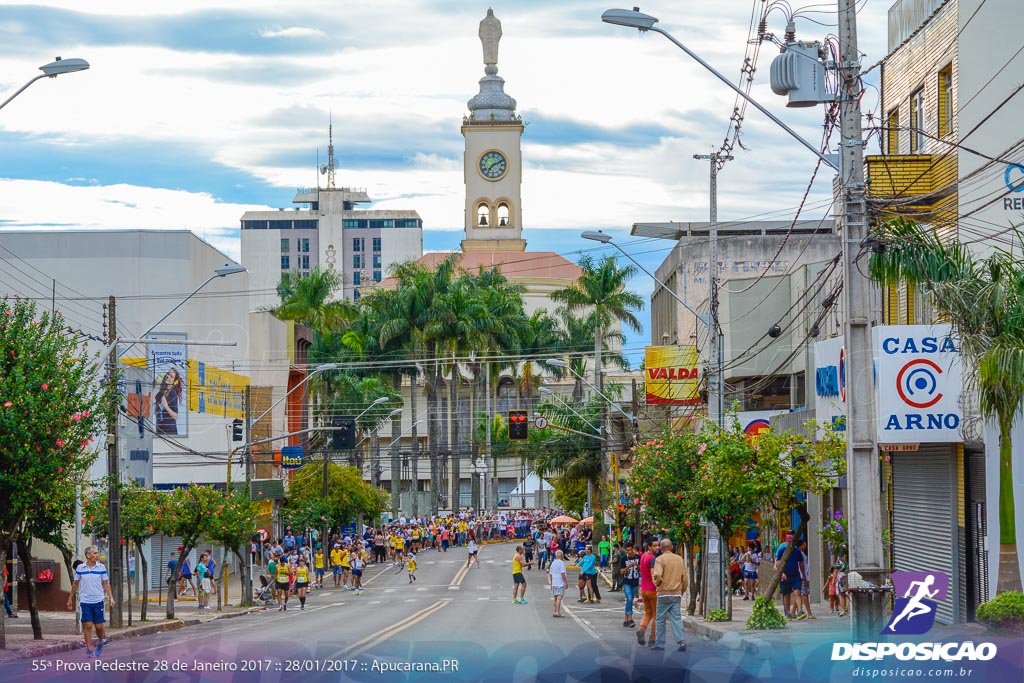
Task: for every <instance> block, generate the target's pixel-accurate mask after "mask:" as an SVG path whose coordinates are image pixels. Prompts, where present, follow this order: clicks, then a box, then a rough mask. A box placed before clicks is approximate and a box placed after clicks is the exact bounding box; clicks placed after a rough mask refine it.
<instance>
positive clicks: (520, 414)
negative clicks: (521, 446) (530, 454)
mask: <svg viewBox="0 0 1024 683" xmlns="http://www.w3.org/2000/svg"><path fill="white" fill-rule="evenodd" d="M529 431H530V422H529V418H528V417H527V411H525V410H510V411H508V438H509V439H511V440H513V441H523V440H525V439H527V438H528V437H529Z"/></svg>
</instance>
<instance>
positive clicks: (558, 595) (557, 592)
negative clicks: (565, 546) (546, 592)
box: [548, 550, 569, 618]
mask: <svg viewBox="0 0 1024 683" xmlns="http://www.w3.org/2000/svg"><path fill="white" fill-rule="evenodd" d="M548 585H549V586H551V597H552V598H554V600H555V611H554V614H552V615H551V616H552V617H556V618H560V617H561V616H562V598H564V597H565V587H566V586H568V585H569V577H568V576H566V573H565V560H564V559H563V557H562V551H561V550H559V551H557V552H555V559H554V560H553V561H552V562H551V566H549V567H548Z"/></svg>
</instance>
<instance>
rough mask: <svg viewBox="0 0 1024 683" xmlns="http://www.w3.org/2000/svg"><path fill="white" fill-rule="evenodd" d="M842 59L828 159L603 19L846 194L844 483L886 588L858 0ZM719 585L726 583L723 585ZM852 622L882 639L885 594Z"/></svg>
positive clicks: (861, 604)
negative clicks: (825, 173) (863, 256)
mask: <svg viewBox="0 0 1024 683" xmlns="http://www.w3.org/2000/svg"><path fill="white" fill-rule="evenodd" d="M837 15H838V16H837V33H838V38H839V54H838V57H837V60H836V61H837V62H838V67H836V70H837V72H838V76H839V80H840V85H839V92H840V93H841V94H842V97H840V98H838V100H837V101H838V102H839V112H840V116H839V121H840V128H841V131H842V141H841V143H840V150H841V152H842V163H840V156H839V155H838V154H826V153H824V152H822V151H820V150H819V149H818V148H817V147H816V146H814V145H812V144H811V143H810V142H808V141H807V140H805V139H803V138H802V137H800V136H799V135H797V133H796V132H795V131H794V130H793V129H792V128H790V127H789V126H787V125H786V124H785V123H783V122H782V121H780V120H779V119H778V118H776V117H775V116H773V115H772V114H771V112H769V111H768V110H767V109H765V108H764V107H762V106H761V105H760V104H759V103H757V102H756V101H754V100H753V99H752V98H751V97H750V96H749V95H748V94H747V93H745V92H743V91H742V90H741V89H740V88H739V87H737V86H736V85H734V84H733V83H732V82H730V81H729V79H728V78H726V77H725V76H723V75H722V74H720V73H719V72H717V71H715V70H714V69H713V68H712V67H711V66H710V65H708V64H707V63H706V62H705V61H703V60H702V59H701V58H700V57H698V56H697V55H695V54H694V53H693V52H691V51H690V50H689V49H687V47H686V46H685V45H683V44H682V43H680V42H679V41H678V40H676V39H675V38H673V37H672V36H671V35H669V34H668V33H667V32H665V31H663V30H661V29H659V28H656V27H655V26H654V24H655V23H657V21H658V20H657V19H656V18H655V17H652V16H650V15H647V14H642V13H641V12H640V11H639V8H637V9H634V10H633V11H629V10H621V9H613V10H608V11H607V12H605V13H604V14H603V15H602V16H601V19H602V20H603V21H604V22H606V23H609V24H617V25H619V26H628V27H630V28H635V29H638V30H640V31H641V32H642V31H654V32H655V33H660V34H662V35H663V36H665V37H666V38H668V39H669V40H670V41H672V43H673V44H674V45H675V46H676V47H678V48H679V49H681V50H682V51H683V52H685V53H686V54H688V55H689V56H690V57H692V58H693V59H694V60H696V61H697V62H698V63H699V64H700V65H701V66H703V67H704V68H705V69H707V70H708V71H710V72H711V73H712V74H714V75H715V77H717V78H718V79H719V80H720V81H722V83H724V84H725V85H727V86H728V87H729V88H731V89H732V90H733V91H734V92H735V93H736V94H737V95H739V96H740V97H742V98H743V99H744V100H746V101H747V102H749V103H750V104H752V105H754V107H755V108H757V110H758V111H760V112H761V113H762V114H764V115H765V116H767V117H768V118H769V119H770V120H771V121H773V122H774V123H775V124H777V125H778V126H779V127H780V128H782V129H783V130H785V131H786V132H787V133H788V134H789V135H791V136H792V137H793V138H794V139H796V140H797V141H798V142H799V143H800V144H801V145H803V146H804V147H806V148H807V149H809V150H810V151H811V152H812V153H813V154H814V155H815V156H816V157H818V159H820V160H821V161H822V162H823V163H824V164H825V165H827V166H829V167H830V168H832V169H833V170H835V171H837V172H838V173H839V185H840V190H839V192H840V194H841V195H842V202H841V204H842V216H843V231H842V232H843V282H844V283H845V285H844V287H843V296H844V297H845V304H846V321H845V323H844V325H843V328H844V329H843V331H844V338H845V340H846V342H845V343H846V348H847V352H848V353H847V366H846V368H847V370H846V371H847V375H848V376H850V377H854V378H856V379H857V381H858V382H859V383H860V385H861V386H860V388H861V389H862V390H863V392H864V394H865V395H866V399H865V400H863V401H847V405H846V424H847V432H846V462H847V468H846V469H847V480H848V484H849V489H850V500H849V502H848V506H849V508H850V510H851V512H852V511H854V510H855V511H856V514H850V515H849V518H850V519H851V520H853V521H852V523H851V527H850V538H851V539H853V542H852V543H851V544H850V547H851V553H850V559H851V563H852V565H853V567H852V568H855V569H857V570H858V572H859V573H860V574H861V576H863V577H864V578H865V579H867V580H870V579H874V582H875V583H881V580H882V575H883V574H884V572H883V570H882V567H883V563H884V560H883V552H882V546H881V544H880V543H879V542H878V540H877V539H878V530H879V529H880V528H881V526H882V522H881V497H880V493H879V487H878V477H879V465H878V457H877V455H878V453H877V451H878V447H877V435H876V434H874V433H873V431H872V430H873V428H874V427H873V425H872V418H871V415H872V414H873V412H874V410H875V405H874V396H873V391H874V381H875V380H874V378H873V375H872V372H871V338H870V333H871V317H872V314H873V313H874V311H873V310H872V304H871V288H870V287H871V286H870V283H869V281H868V278H867V276H865V275H864V274H863V273H862V272H860V271H859V270H858V268H857V260H858V259H859V258H860V249H861V247H862V245H863V242H864V240H866V239H867V236H868V219H867V202H866V199H865V182H864V140H863V134H862V131H861V108H860V98H859V97H847V96H846V93H849V92H853V91H854V90H855V89H856V88H857V86H858V84H859V82H860V77H861V64H860V56H859V52H858V50H857V15H856V3H855V2H853V0H840V2H839V11H838V13H837ZM719 583H720V585H721V584H723V583H724V582H723V581H719ZM854 604H855V607H856V609H854V610H853V615H854V619H853V622H851V626H852V628H853V632H854V634H855V635H856V636H857V637H858V639H861V640H864V639H868V638H869V637H872V636H873V634H876V633H878V632H879V630H880V628H881V626H882V623H883V621H884V614H883V607H882V594H881V593H879V592H864V593H855V594H854Z"/></svg>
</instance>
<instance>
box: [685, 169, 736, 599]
mask: <svg viewBox="0 0 1024 683" xmlns="http://www.w3.org/2000/svg"><path fill="white" fill-rule="evenodd" d="M693 158H694V159H698V160H705V159H706V160H708V161H710V162H711V221H710V225H709V226H708V313H709V315H708V367H710V368H711V372H712V373H713V374H712V376H711V377H709V378H708V421H709V422H714V423H715V424H717V425H718V426H719V428H722V427H724V425H725V369H724V368H723V367H722V365H723V364H722V355H723V354H722V351H723V349H722V346H723V344H722V342H723V335H722V326H721V322H720V321H719V319H718V165H719V164H720V163H723V164H724V163H725V162H726V161H732V157H731V156H727V155H724V154H721V153H719V152H714V153H712V154H694V155H693ZM708 540H709V541H713V543H709V545H708V560H709V563H708V565H706V566H717V568H718V571H717V575H718V578H717V583H718V590H717V591H711V595H709V596H708V597H709V598H710V599H709V601H708V608H709V609H724V608H725V552H724V550H725V549H724V547H723V543H722V539H721V538H719V534H718V527H716V526H715V525H714V524H709V525H708ZM712 549H714V550H712Z"/></svg>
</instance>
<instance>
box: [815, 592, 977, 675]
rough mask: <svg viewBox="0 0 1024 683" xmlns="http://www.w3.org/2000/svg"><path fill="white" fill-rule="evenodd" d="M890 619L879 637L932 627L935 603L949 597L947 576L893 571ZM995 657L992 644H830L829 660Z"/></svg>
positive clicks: (915, 633) (921, 631) (916, 632)
mask: <svg viewBox="0 0 1024 683" xmlns="http://www.w3.org/2000/svg"><path fill="white" fill-rule="evenodd" d="M892 585H893V593H894V594H895V596H896V597H895V600H894V601H893V610H892V616H891V617H890V618H889V623H887V624H886V625H885V628H884V629H882V633H881V634H880V635H882V636H920V635H923V634H925V633H928V631H930V630H931V629H932V627H933V626H934V625H935V615H936V613H937V612H938V603H940V602H942V601H944V600H946V599H947V597H948V596H949V574H946V573H944V572H893V573H892ZM996 654H997V648H996V645H995V643H974V642H973V641H965V642H959V641H949V642H941V643H940V642H903V643H900V642H891V641H887V642H877V643H833V644H832V661H841V660H855V661H865V660H882V659H885V658H886V657H895V658H896V659H898V660H901V661H909V660H914V661H940V660H941V661H945V662H955V661H961V660H965V661H975V662H986V661H988V660H990V659H993V658H994V657H995V656H996Z"/></svg>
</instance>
